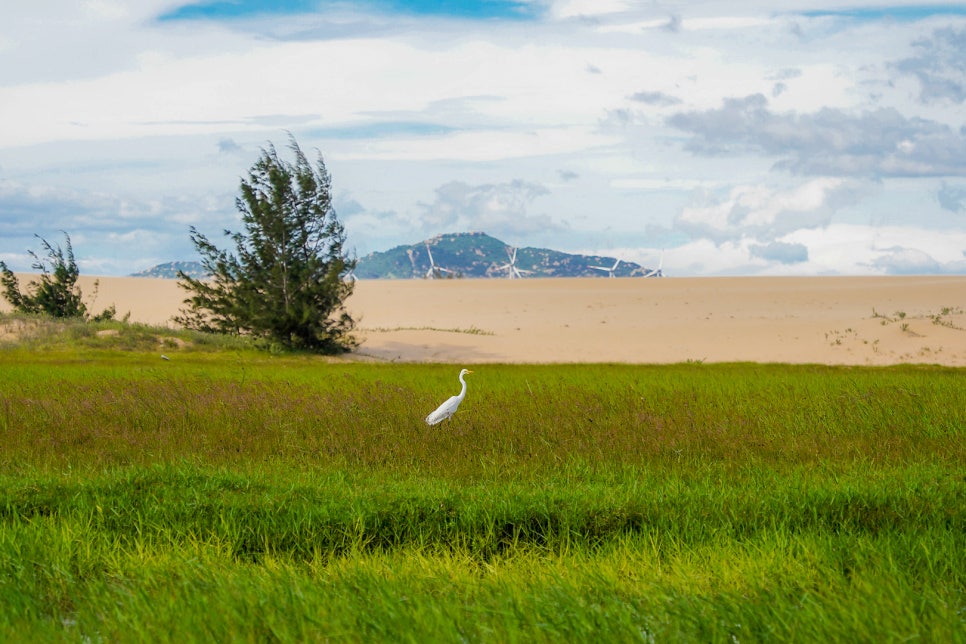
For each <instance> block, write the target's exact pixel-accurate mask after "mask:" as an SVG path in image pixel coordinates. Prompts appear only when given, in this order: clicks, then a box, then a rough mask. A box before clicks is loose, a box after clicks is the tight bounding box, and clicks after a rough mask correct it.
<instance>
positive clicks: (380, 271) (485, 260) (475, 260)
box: [355, 233, 647, 279]
mask: <svg viewBox="0 0 966 644" xmlns="http://www.w3.org/2000/svg"><path fill="white" fill-rule="evenodd" d="M514 255H515V262H513V267H515V268H516V272H515V276H517V277H607V276H608V275H609V273H610V269H613V273H614V276H615V277H631V276H634V275H643V274H644V273H646V272H647V271H646V270H645V269H644V268H642V267H641V266H639V265H638V264H635V263H633V262H624V261H621V262H619V263H618V260H617V259H616V258H614V257H604V256H600V255H571V254H569V253H561V252H560V251H556V250H550V249H547V248H531V247H529V246H528V247H525V248H514V247H512V246H510V245H509V244H506V243H505V242H502V241H500V240H499V239H496V238H495V237H490V236H489V235H487V234H486V233H451V234H446V235H438V236H436V237H433V238H432V239H427V240H426V241H422V242H419V243H417V244H412V245H410V246H396V247H395V248H390V249H389V250H387V251H383V252H377V253H370V254H368V255H366V256H365V257H360V258H359V261H358V264H357V265H356V270H355V276H356V277H357V278H359V279H410V278H422V277H433V276H435V277H450V278H459V277H467V278H469V277H498V278H499V277H502V278H506V277H508V276H509V272H510V270H511V261H512V260H513V259H514ZM430 257H432V259H431V258H430ZM594 266H597V267H601V268H593V267H594Z"/></svg>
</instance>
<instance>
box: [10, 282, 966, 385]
mask: <svg viewBox="0 0 966 644" xmlns="http://www.w3.org/2000/svg"><path fill="white" fill-rule="evenodd" d="M20 278H21V284H22V285H23V284H25V280H29V279H30V278H31V276H28V275H21V276H20ZM95 279H97V280H98V282H99V285H98V289H97V297H96V300H94V301H91V300H92V298H91V296H92V295H93V293H94V289H93V281H94V280H95ZM79 285H80V286H81V288H82V290H83V293H84V296H85V301H86V302H87V304H88V306H89V308H90V309H91V310H92V311H95V312H98V311H100V310H102V309H103V308H105V307H107V306H109V305H110V304H114V305H115V306H116V307H117V313H118V317H122V316H123V315H125V314H127V313H130V320H131V321H133V322H144V323H149V324H161V325H165V324H167V325H172V322H171V318H172V317H173V316H174V315H176V314H177V313H178V310H179V309H180V308H181V306H182V302H183V300H184V298H185V297H186V293H185V291H183V290H181V289H180V288H178V286H177V282H176V281H175V280H166V279H154V278H131V277H124V278H117V277H101V278H93V277H87V276H82V277H81V279H80V282H79ZM347 308H348V309H349V311H350V312H351V313H352V315H353V317H355V318H356V320H357V321H358V326H359V329H358V332H357V334H356V335H357V336H358V337H359V338H360V339H361V340H362V341H363V343H362V345H361V347H360V349H359V351H358V354H359V355H360V356H364V357H367V358H369V359H375V360H384V361H404V362H441V363H459V364H473V363H486V362H490V363H493V362H507V363H525V362H530V363H548V362H626V363H670V362H684V361H688V360H691V361H700V362H727V361H752V362H789V363H822V364H851V365H885V364H896V363H902V362H911V363H930V364H942V365H948V366H966V276H913V277H712V278H700V277H695V278H665V279H641V278H636V279H635V278H618V279H608V278H545V279H520V280H507V279H463V280H422V279H419V280H360V281H359V282H357V283H356V288H355V292H354V293H353V295H352V296H351V297H350V298H349V300H348V302H347ZM0 310H9V306H8V305H7V303H6V301H0Z"/></svg>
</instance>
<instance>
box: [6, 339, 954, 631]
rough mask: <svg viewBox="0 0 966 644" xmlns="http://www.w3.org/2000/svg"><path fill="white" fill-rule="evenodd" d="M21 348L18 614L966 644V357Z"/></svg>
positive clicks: (12, 493) (13, 575)
mask: <svg viewBox="0 0 966 644" xmlns="http://www.w3.org/2000/svg"><path fill="white" fill-rule="evenodd" d="M169 357H170V358H171V359H170V360H161V359H160V357H159V356H158V354H157V352H156V351H154V350H152V351H151V352H145V351H140V350H135V351H121V352H119V351H116V350H108V349H103V348H100V347H97V346H90V347H80V348H78V347H62V348H52V349H47V350H44V351H40V352H37V351H35V350H30V351H27V350H25V349H24V348H22V347H21V348H17V347H10V348H7V349H5V350H3V351H0V442H2V444H3V449H2V450H0V637H4V636H5V637H6V638H10V637H15V638H18V639H33V640H37V639H66V640H119V641H144V640H146V639H149V640H152V641H154V640H161V641H165V640H174V639H178V640H184V639H188V640H192V641H195V640H210V639H218V640H241V641H266V640H268V641H272V640H277V641H305V640H315V639H348V640H352V641H362V640H365V641H372V640H388V641H426V640H427V639H432V640H438V641H450V640H469V641H498V642H505V641H534V640H536V641H541V640H590V639H600V638H605V639H607V640H613V641H639V640H644V641H668V640H674V641H677V640H691V641H735V640H738V641H783V642H784V641H815V640H828V639H832V640H839V641H844V640H848V641H880V640H885V641H888V640H898V639H907V638H918V639H923V640H926V641H966V572H964V571H966V536H964V535H966V477H964V473H966V467H964V466H966V441H964V434H966V387H964V384H966V381H964V376H966V372H964V371H962V370H956V369H947V368H939V367H912V366H902V367H894V368H876V369H864V368H829V367H820V366H799V367H792V366H786V365H754V364H732V365H713V366H712V365H701V364H682V365H671V366H622V365H586V366H576V365H564V366H549V365H527V366H509V365H488V366H482V367H479V368H478V369H476V370H475V371H476V373H474V374H473V376H470V378H469V394H468V396H467V399H466V401H465V402H464V403H463V405H462V406H461V408H460V411H459V412H458V413H457V415H456V416H455V417H454V418H453V419H452V420H451V421H447V423H445V424H444V425H442V426H441V427H435V428H429V427H427V426H426V425H425V424H424V423H423V421H422V418H423V417H424V416H425V414H426V413H427V412H428V411H430V410H432V409H433V408H435V406H436V405H437V404H438V403H439V402H440V401H441V400H443V399H444V398H445V397H447V396H449V395H451V394H452V393H455V392H456V390H457V389H458V383H457V382H456V372H457V371H458V367H455V368H454V367H450V366H439V365H374V364H364V363H348V364H346V363H331V362H326V361H321V360H316V359H312V358H309V357H297V356H296V357H280V356H266V355H264V354H256V353H251V352H248V351H246V350H245V349H243V348H240V349H237V350H231V351H225V350H221V351H218V352H214V353H212V352H205V351H197V350H194V351H190V350H187V349H184V348H181V347H175V350H173V351H172V352H171V353H170V356H169Z"/></svg>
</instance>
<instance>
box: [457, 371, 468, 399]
mask: <svg viewBox="0 0 966 644" xmlns="http://www.w3.org/2000/svg"><path fill="white" fill-rule="evenodd" d="M460 384H461V385H463V388H462V389H460V396H459V397H460V400H463V398H465V397H466V381H465V380H463V374H460Z"/></svg>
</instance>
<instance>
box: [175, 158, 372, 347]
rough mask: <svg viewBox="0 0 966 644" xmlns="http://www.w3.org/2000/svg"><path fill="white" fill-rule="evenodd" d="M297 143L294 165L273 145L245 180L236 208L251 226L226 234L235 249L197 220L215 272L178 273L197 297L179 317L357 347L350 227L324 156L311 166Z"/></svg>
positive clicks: (285, 338) (285, 342)
mask: <svg viewBox="0 0 966 644" xmlns="http://www.w3.org/2000/svg"><path fill="white" fill-rule="evenodd" d="M289 148H290V150H291V151H292V152H293V153H294V155H295V162H294V163H290V162H288V161H285V160H283V159H281V158H279V156H278V154H277V152H276V150H275V148H274V146H271V145H270V146H269V147H268V149H267V150H264V149H263V150H262V153H261V156H260V157H259V159H258V161H257V162H256V163H255V164H254V165H253V166H252V168H251V169H250V171H249V175H248V179H247V180H245V179H243V180H242V182H241V196H239V197H238V198H237V199H236V206H237V208H238V210H239V211H240V212H241V214H242V223H243V224H244V228H245V230H244V232H243V233H241V232H236V233H232V232H230V231H225V234H226V236H228V237H229V238H230V239H231V241H232V242H233V243H234V245H235V252H234V253H232V252H229V251H226V250H221V249H219V248H218V247H217V246H215V244H213V243H212V242H211V241H209V240H208V238H207V237H205V236H204V235H203V234H201V233H200V232H198V230H197V229H195V228H194V227H192V229H191V240H192V242H193V243H194V245H195V248H196V249H197V250H198V252H199V253H200V254H201V256H202V257H203V261H202V265H203V268H204V271H205V272H206V273H207V274H210V275H211V279H210V280H203V279H196V278H193V277H191V276H189V275H187V274H186V273H184V272H183V271H179V278H180V279H181V281H180V282H179V284H180V286H181V287H182V288H184V289H185V290H187V291H189V292H190V293H192V295H191V296H190V297H189V298H188V299H186V300H185V304H187V305H188V308H187V309H186V310H183V311H182V315H181V316H179V317H178V318H176V321H177V322H179V323H180V324H182V325H184V326H185V327H187V328H192V329H199V330H203V331H210V332H216V333H229V334H248V335H253V336H255V337H260V338H265V339H267V340H269V342H270V343H275V344H278V345H281V346H282V347H285V348H289V349H300V350H308V351H315V352H320V353H340V352H342V351H345V350H347V349H350V348H352V347H353V346H355V341H354V339H353V338H352V336H351V335H350V333H351V331H352V329H353V327H354V324H355V323H354V321H353V320H352V318H351V317H350V315H349V314H348V312H347V311H346V310H345V308H344V306H343V305H344V302H345V300H346V298H348V297H349V295H351V293H352V288H353V284H352V282H351V281H349V280H347V279H346V277H347V276H348V274H349V272H350V271H351V270H352V268H353V267H354V266H355V260H352V259H350V258H349V257H348V256H347V255H346V254H344V252H343V245H344V243H345V232H344V230H343V227H342V224H341V223H340V222H339V220H338V218H337V217H336V214H335V211H334V210H333V209H332V200H331V181H330V177H329V174H328V172H327V170H326V168H325V164H324V163H323V161H322V157H321V155H320V156H319V158H318V161H317V162H316V165H315V167H313V166H312V164H311V163H310V162H309V160H308V159H307V158H306V156H305V155H304V154H303V153H302V150H301V149H300V148H299V146H298V144H297V143H296V142H295V140H294V139H292V140H291V142H290V145H289Z"/></svg>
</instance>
